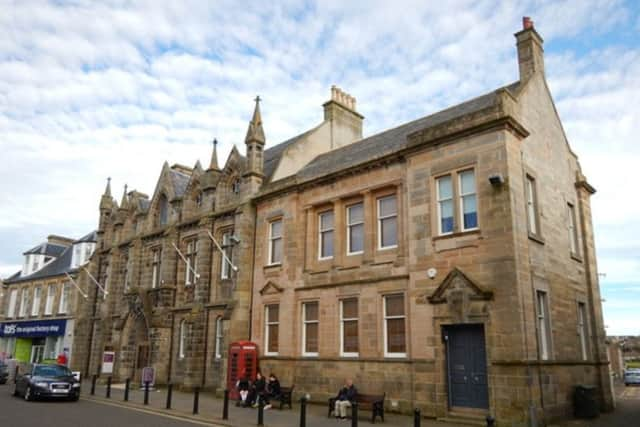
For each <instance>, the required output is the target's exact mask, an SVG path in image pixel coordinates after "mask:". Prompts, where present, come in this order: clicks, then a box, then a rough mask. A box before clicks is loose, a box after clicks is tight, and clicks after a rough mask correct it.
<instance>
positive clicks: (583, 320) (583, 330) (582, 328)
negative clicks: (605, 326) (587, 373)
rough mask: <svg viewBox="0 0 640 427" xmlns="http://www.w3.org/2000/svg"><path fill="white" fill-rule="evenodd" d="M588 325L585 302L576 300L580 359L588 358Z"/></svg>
mask: <svg viewBox="0 0 640 427" xmlns="http://www.w3.org/2000/svg"><path fill="white" fill-rule="evenodd" d="M588 336H589V326H588V323H587V304H585V303H584V302H578V337H579V338H580V351H581V355H582V360H588V359H589V342H588V340H587V338H588Z"/></svg>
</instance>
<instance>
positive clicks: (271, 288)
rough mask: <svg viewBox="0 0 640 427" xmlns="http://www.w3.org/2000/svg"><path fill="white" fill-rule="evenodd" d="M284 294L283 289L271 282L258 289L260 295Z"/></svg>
mask: <svg viewBox="0 0 640 427" xmlns="http://www.w3.org/2000/svg"><path fill="white" fill-rule="evenodd" d="M282 292H284V289H283V288H281V287H280V286H278V285H276V284H275V283H273V282H272V281H268V282H267V283H266V284H265V285H264V286H263V287H262V289H260V295H274V294H279V293H282Z"/></svg>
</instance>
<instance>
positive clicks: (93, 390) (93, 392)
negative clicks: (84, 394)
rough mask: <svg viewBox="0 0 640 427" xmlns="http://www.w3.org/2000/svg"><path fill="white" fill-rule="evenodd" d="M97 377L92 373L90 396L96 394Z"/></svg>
mask: <svg viewBox="0 0 640 427" xmlns="http://www.w3.org/2000/svg"><path fill="white" fill-rule="evenodd" d="M97 379H98V376H97V375H94V376H93V378H91V396H93V395H95V394H96V380H97Z"/></svg>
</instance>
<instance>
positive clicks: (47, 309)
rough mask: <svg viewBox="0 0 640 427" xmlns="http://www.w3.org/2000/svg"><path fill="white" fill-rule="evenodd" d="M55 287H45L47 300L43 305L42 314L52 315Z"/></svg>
mask: <svg viewBox="0 0 640 427" xmlns="http://www.w3.org/2000/svg"><path fill="white" fill-rule="evenodd" d="M56 288H57V286H56V285H49V286H47V299H46V301H45V304H44V314H45V315H46V316H49V315H51V314H53V300H54V299H55V297H56Z"/></svg>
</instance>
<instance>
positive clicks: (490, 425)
mask: <svg viewBox="0 0 640 427" xmlns="http://www.w3.org/2000/svg"><path fill="white" fill-rule="evenodd" d="M495 425H496V419H495V418H493V417H492V416H491V415H487V427H493V426H495Z"/></svg>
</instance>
